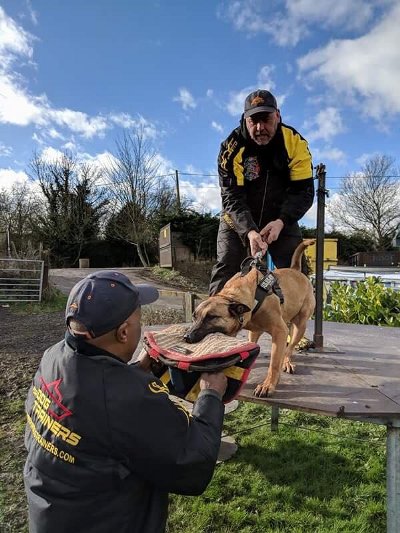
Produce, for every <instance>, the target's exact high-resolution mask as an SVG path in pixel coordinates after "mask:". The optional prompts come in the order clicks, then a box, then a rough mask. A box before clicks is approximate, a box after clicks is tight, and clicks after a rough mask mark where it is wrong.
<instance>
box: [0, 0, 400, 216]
mask: <svg viewBox="0 0 400 533" xmlns="http://www.w3.org/2000/svg"><path fill="white" fill-rule="evenodd" d="M399 28H400V1H399V0H352V1H348V0H321V1H320V2H316V1H315V0H268V1H267V0H264V1H262V0H259V1H258V0H237V1H235V0H231V1H228V2H220V1H218V0H215V1H212V0H202V1H190V0H164V1H163V0H157V1H155V0H147V1H139V0H113V1H111V0H84V1H82V0H79V1H78V0H69V1H68V2H54V1H49V0H0V188H1V187H9V186H10V184H11V183H12V182H14V181H16V180H24V179H26V174H25V172H26V170H27V165H28V162H29V160H30V159H31V157H32V154H33V152H34V151H38V152H39V153H42V154H43V156H46V157H49V158H50V157H54V155H55V154H56V153H57V152H56V151H57V150H65V149H68V150H72V151H73V152H75V153H76V154H77V155H78V156H79V157H81V158H83V159H88V160H99V161H104V160H106V159H107V156H108V154H109V152H113V151H114V150H115V141H116V139H117V138H118V136H120V135H121V133H122V131H123V128H127V129H129V128H133V127H135V125H138V124H142V125H143V126H144V127H145V131H146V134H147V135H148V137H149V138H151V139H152V141H153V142H154V145H155V147H156V149H157V152H158V154H159V161H160V163H161V167H160V172H162V173H168V172H171V171H172V172H173V171H174V170H175V169H178V170H179V171H180V173H181V174H180V187H181V194H182V195H187V196H189V197H190V198H192V200H193V201H194V202H195V203H196V205H197V206H198V208H199V209H203V210H206V211H208V210H213V211H218V209H219V206H220V199H219V190H218V186H217V183H218V182H217V178H216V177H215V176H212V175H215V174H216V158H217V154H218V151H219V145H220V143H221V141H222V140H223V139H224V138H225V137H226V136H227V135H228V134H229V133H230V131H231V130H232V129H233V128H234V127H236V126H237V125H238V123H239V119H240V115H241V113H242V109H243V102H244V98H245V96H246V95H247V94H248V93H249V92H251V91H252V90H254V89H257V88H266V89H269V90H271V91H272V92H273V93H274V94H275V95H276V96H277V98H278V103H279V105H280V108H281V113H282V118H283V121H284V122H286V123H287V124H290V125H291V126H293V127H295V128H296V129H297V130H298V131H300V132H301V133H302V135H303V136H304V137H306V138H307V139H308V141H309V143H310V148H311V151H312V153H313V159H314V164H317V163H320V162H323V163H325V164H326V167H327V175H328V188H330V190H331V196H334V195H335V191H337V187H338V185H339V180H338V179H335V178H336V177H339V176H345V175H347V174H349V173H351V172H356V171H358V170H359V169H360V166H362V164H363V162H364V161H365V159H366V158H368V157H371V156H373V155H374V154H377V153H381V154H387V155H390V156H393V157H395V158H396V161H397V162H398V147H399V145H400V142H399V140H400V139H399V137H400V135H399V132H400V127H399V126H400V120H399V116H400V90H399V87H400V33H399ZM189 174H196V175H189ZM197 174H198V175H197ZM208 175H211V176H208ZM171 181H172V183H173V179H172V178H171ZM303 222H304V223H305V224H306V225H309V226H315V206H314V208H312V209H311V210H310V212H309V213H308V214H307V215H306V217H305V218H304V219H303Z"/></svg>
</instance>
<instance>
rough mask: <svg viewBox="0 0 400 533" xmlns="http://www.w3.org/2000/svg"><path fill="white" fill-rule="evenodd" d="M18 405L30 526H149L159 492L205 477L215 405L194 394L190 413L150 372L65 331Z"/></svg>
mask: <svg viewBox="0 0 400 533" xmlns="http://www.w3.org/2000/svg"><path fill="white" fill-rule="evenodd" d="M210 393H211V394H210ZM26 412H27V421H28V423H27V428H26V435H25V445H26V448H27V450H28V458H27V461H26V465H25V471H24V477H25V488H26V492H27V496H28V503H29V515H30V532H31V533H50V532H51V533H53V532H54V531H57V533H64V532H65V533H66V532H70V531H74V533H110V532H115V533H117V532H118V533H128V532H129V533H134V532H137V533H158V532H162V531H164V529H165V524H166V519H167V512H168V492H175V493H178V494H191V495H194V494H200V493H201V492H203V490H204V489H205V488H206V486H207V484H208V483H209V481H210V480H211V477H212V474H213V471H214V467H215V462H216V459H217V455H218V450H219V446H220V437H221V430H222V421H223V413H224V407H223V404H222V402H221V401H220V399H219V398H218V395H217V393H215V392H214V391H203V392H202V393H201V394H200V396H199V398H198V400H197V402H196V404H195V405H194V408H193V414H192V415H190V414H189V413H188V412H187V410H186V409H185V408H184V407H182V406H181V405H180V404H176V403H174V402H173V401H172V400H171V399H170V397H169V395H168V391H167V389H166V387H165V386H164V385H163V384H162V383H161V381H159V380H158V379H157V378H155V377H154V376H153V375H152V374H147V373H146V372H144V371H143V370H141V369H140V368H139V367H138V366H136V365H128V364H126V363H124V362H122V361H121V360H119V359H118V358H116V357H114V356H113V355H111V354H109V353H107V352H104V351H102V350H99V349H98V348H94V347H93V346H91V345H89V344H87V343H85V342H84V341H77V340H76V339H74V337H71V336H70V335H67V336H66V340H64V341H62V342H60V343H58V344H56V345H54V346H52V347H51V348H49V349H48V350H47V351H46V352H45V353H44V355H43V358H42V361H41V364H40V367H39V370H38V371H37V373H36V375H35V377H34V380H33V384H32V386H31V389H30V391H29V394H28V398H27V401H26Z"/></svg>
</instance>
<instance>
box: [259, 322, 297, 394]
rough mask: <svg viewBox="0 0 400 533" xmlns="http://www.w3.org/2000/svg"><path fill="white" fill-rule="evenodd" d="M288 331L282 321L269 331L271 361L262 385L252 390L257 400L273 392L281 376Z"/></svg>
mask: <svg viewBox="0 0 400 533" xmlns="http://www.w3.org/2000/svg"><path fill="white" fill-rule="evenodd" d="M288 331H289V330H288V327H287V325H286V323H285V321H284V320H283V319H281V320H280V322H279V324H277V325H276V326H275V327H274V328H273V329H271V332H270V334H271V340H272V345H271V360H270V363H269V368H268V373H267V376H266V378H265V380H264V381H263V383H260V384H259V385H257V387H256V388H255V390H254V395H255V396H258V397H259V398H265V397H266V396H268V395H271V394H272V393H273V392H274V391H275V388H276V386H277V384H278V381H279V378H280V374H281V369H282V362H283V357H284V354H285V348H286V340H287V336H288Z"/></svg>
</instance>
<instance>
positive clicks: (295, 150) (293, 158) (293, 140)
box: [282, 125, 313, 181]
mask: <svg viewBox="0 0 400 533" xmlns="http://www.w3.org/2000/svg"><path fill="white" fill-rule="evenodd" d="M282 133H283V139H284V142H285V147H286V150H287V153H288V157H289V170H290V179H291V181H298V180H305V179H308V178H312V175H313V172H312V160H311V153H310V150H309V149H308V144H307V141H306V140H305V139H303V137H301V135H300V134H299V133H297V132H295V131H293V130H292V129H291V128H288V127H286V126H283V125H282Z"/></svg>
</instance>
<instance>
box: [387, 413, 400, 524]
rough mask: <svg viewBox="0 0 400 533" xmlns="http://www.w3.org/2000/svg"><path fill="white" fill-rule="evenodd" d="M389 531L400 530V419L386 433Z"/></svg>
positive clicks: (388, 427)
mask: <svg viewBox="0 0 400 533" xmlns="http://www.w3.org/2000/svg"><path fill="white" fill-rule="evenodd" d="M386 498H387V533H399V531H400V421H397V422H396V423H395V424H392V425H390V426H387V434H386Z"/></svg>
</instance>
